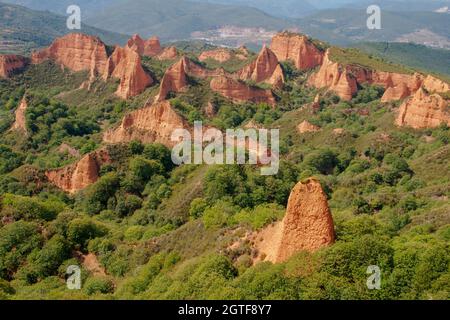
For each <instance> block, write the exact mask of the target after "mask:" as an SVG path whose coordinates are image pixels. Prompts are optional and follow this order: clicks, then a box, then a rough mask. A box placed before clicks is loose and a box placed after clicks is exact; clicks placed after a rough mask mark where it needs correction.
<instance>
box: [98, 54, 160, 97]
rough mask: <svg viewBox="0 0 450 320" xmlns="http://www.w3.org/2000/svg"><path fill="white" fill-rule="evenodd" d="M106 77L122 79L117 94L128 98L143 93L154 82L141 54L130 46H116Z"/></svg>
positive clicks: (109, 60) (107, 67)
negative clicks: (142, 61) (147, 71)
mask: <svg viewBox="0 0 450 320" xmlns="http://www.w3.org/2000/svg"><path fill="white" fill-rule="evenodd" d="M103 77H104V79H105V80H106V79H108V78H110V77H112V78H117V79H120V84H119V87H118V88H117V91H116V95H117V96H119V97H121V98H123V99H128V98H130V97H134V96H136V95H138V94H140V93H142V92H143V91H144V90H145V88H147V87H148V86H150V85H151V84H152V83H153V79H152V78H151V77H150V76H149V75H148V74H147V73H146V72H145V71H144V69H143V68H142V64H141V57H140V56H139V54H138V53H137V52H136V51H134V50H133V49H130V48H128V47H125V48H121V47H116V49H115V50H114V52H113V54H112V55H111V57H109V59H108V63H107V66H106V69H105V74H104V75H103Z"/></svg>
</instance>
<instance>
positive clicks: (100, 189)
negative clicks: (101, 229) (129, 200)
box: [83, 172, 119, 215]
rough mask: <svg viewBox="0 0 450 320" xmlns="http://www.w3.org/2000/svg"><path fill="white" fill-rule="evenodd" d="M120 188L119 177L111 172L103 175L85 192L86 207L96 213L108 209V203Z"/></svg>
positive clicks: (92, 213) (89, 211) (90, 212)
mask: <svg viewBox="0 0 450 320" xmlns="http://www.w3.org/2000/svg"><path fill="white" fill-rule="evenodd" d="M118 188H119V177H118V176H117V174H116V173H114V172H111V173H108V174H106V175H104V176H103V177H101V178H100V179H99V180H98V181H97V182H96V183H95V184H93V185H92V186H90V187H89V188H88V190H87V191H86V193H85V194H84V197H83V199H84V207H85V209H86V211H87V213H89V214H91V215H94V214H98V213H100V212H101V211H103V210H105V209H107V207H106V206H107V203H108V200H109V198H111V197H112V196H113V195H114V194H115V193H116V191H117V189H118Z"/></svg>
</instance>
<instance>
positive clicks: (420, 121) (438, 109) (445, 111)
mask: <svg viewBox="0 0 450 320" xmlns="http://www.w3.org/2000/svg"><path fill="white" fill-rule="evenodd" d="M395 123H396V125H398V126H408V127H412V128H414V129H425V128H435V127H438V126H440V125H441V123H446V124H447V125H450V110H449V102H448V101H447V100H445V99H444V98H442V97H441V96H440V95H439V94H428V93H426V92H425V91H424V90H423V89H419V90H417V92H416V93H415V94H414V96H413V97H412V98H410V99H409V100H407V101H405V102H404V103H403V104H402V105H401V106H400V110H399V114H398V116H397V119H396V121H395Z"/></svg>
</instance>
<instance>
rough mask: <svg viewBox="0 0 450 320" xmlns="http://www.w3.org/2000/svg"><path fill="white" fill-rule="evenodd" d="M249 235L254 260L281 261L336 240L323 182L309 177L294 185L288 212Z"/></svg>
mask: <svg viewBox="0 0 450 320" xmlns="http://www.w3.org/2000/svg"><path fill="white" fill-rule="evenodd" d="M246 238H248V239H249V240H250V241H251V243H252V244H253V246H254V247H255V249H256V251H257V256H256V258H255V259H254V262H258V261H271V262H273V263H282V262H285V261H286V260H288V259H289V258H290V257H292V256H293V255H295V254H296V253H298V252H300V251H309V252H314V251H316V250H318V249H320V248H322V247H326V246H329V245H331V244H333V243H334V240H335V237H334V223H333V218H332V216H331V212H330V209H329V207H328V201H327V197H326V195H325V192H324V191H323V189H322V186H321V185H320V182H319V181H317V180H315V179H313V178H310V179H308V180H306V181H305V182H299V183H298V184H297V185H296V186H295V187H294V189H292V192H291V195H290V197H289V201H288V206H287V210H286V215H285V216H284V219H283V220H282V221H280V222H276V223H274V224H272V225H269V226H267V227H266V228H264V229H263V230H261V231H259V232H257V233H256V234H252V235H250V237H246Z"/></svg>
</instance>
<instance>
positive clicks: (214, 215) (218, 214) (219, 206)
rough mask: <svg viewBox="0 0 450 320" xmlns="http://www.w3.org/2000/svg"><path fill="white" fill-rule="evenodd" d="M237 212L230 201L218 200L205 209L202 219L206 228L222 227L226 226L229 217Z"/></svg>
mask: <svg viewBox="0 0 450 320" xmlns="http://www.w3.org/2000/svg"><path fill="white" fill-rule="evenodd" d="M236 212H237V208H236V207H235V206H233V205H232V204H231V203H230V202H227V201H223V200H220V201H218V202H217V203H216V204H215V205H214V206H213V207H211V208H208V209H206V210H205V212H204V213H203V216H202V221H203V223H204V225H205V227H206V228H222V227H225V226H227V224H228V222H229V219H230V218H231V217H232V216H233V215H234V214H235V213H236Z"/></svg>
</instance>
